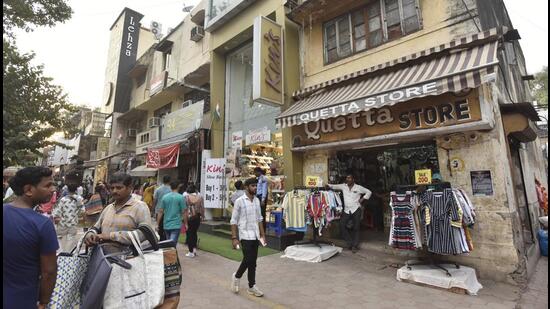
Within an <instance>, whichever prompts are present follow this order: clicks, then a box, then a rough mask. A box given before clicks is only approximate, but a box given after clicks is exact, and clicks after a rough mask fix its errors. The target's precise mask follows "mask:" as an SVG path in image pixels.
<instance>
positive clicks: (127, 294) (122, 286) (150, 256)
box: [103, 231, 165, 309]
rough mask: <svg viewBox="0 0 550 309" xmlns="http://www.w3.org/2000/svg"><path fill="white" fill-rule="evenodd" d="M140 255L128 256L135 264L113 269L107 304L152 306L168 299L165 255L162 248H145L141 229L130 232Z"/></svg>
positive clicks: (112, 307)
mask: <svg viewBox="0 0 550 309" xmlns="http://www.w3.org/2000/svg"><path fill="white" fill-rule="evenodd" d="M129 234H130V239H131V240H132V244H133V245H134V248H135V250H136V251H137V256H135V257H132V258H128V259H126V260H125V262H127V263H128V264H130V265H131V266H132V267H131V269H127V268H124V267H121V266H119V265H118V264H114V265H112V267H113V270H112V272H111V277H110V279H109V283H108V285H107V291H106V293H105V298H104V300H103V308H105V309H115V308H117V309H118V308H136V309H149V308H155V307H156V306H158V305H160V304H162V302H163V300H164V292H165V282H164V255H163V252H162V251H161V250H155V251H145V252H144V251H143V249H142V247H141V243H140V240H139V234H138V232H137V231H132V232H130V233H129Z"/></svg>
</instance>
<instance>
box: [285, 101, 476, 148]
mask: <svg viewBox="0 0 550 309" xmlns="http://www.w3.org/2000/svg"><path fill="white" fill-rule="evenodd" d="M480 120H482V115H481V107H480V103H479V98H478V96H477V91H472V92H471V93H470V94H469V95H467V96H465V97H457V96H456V95H453V94H450V93H447V94H443V95H440V96H432V97H425V98H420V99H414V100H411V101H406V102H402V103H399V104H396V105H393V106H385V107H382V108H378V109H370V110H367V111H363V112H358V113H354V114H348V115H345V116H339V117H336V118H329V119H324V120H319V121H314V122H309V123H306V124H302V125H300V126H296V127H294V130H293V135H294V138H296V137H299V138H300V140H301V143H300V144H301V145H300V146H308V145H317V144H324V143H330V142H336V141H342V140H352V139H361V138H367V137H374V136H380V135H385V134H393V133H401V132H407V131H419V133H420V131H421V130H425V129H433V128H440V127H447V126H453V125H458V124H464V123H470V122H476V121H480Z"/></svg>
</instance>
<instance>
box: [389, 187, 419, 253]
mask: <svg viewBox="0 0 550 309" xmlns="http://www.w3.org/2000/svg"><path fill="white" fill-rule="evenodd" d="M390 206H391V209H392V221H391V226H390V240H389V245H390V246H392V247H394V248H397V249H404V250H416V249H418V248H420V247H422V243H421V241H420V235H419V234H418V230H417V227H416V223H415V218H414V210H415V208H416V203H415V200H414V197H413V194H412V192H407V193H405V194H397V193H395V192H392V193H391V194H390Z"/></svg>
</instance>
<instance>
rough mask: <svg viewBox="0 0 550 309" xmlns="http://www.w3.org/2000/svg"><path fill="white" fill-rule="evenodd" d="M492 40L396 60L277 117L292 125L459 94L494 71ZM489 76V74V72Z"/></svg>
mask: <svg viewBox="0 0 550 309" xmlns="http://www.w3.org/2000/svg"><path fill="white" fill-rule="evenodd" d="M497 44H498V42H497V41H492V42H488V43H485V44H482V45H478V46H473V47H468V48H462V49H458V50H457V49H453V50H447V51H445V52H442V53H441V55H439V56H435V58H432V59H431V60H426V61H423V62H419V63H418V62H417V63H411V64H409V65H407V64H408V63H404V64H401V65H400V66H396V67H393V69H392V67H390V68H388V70H384V71H383V72H377V74H376V73H374V74H371V75H370V76H369V75H367V76H366V78H364V79H362V80H358V81H356V82H348V83H347V84H343V85H341V86H339V87H337V88H332V89H330V88H323V89H321V90H320V91H318V92H317V93H314V94H312V95H311V96H309V97H307V98H305V99H303V100H301V101H298V102H297V103H295V104H294V105H292V106H291V107H290V108H288V109H287V110H286V111H284V112H283V113H282V114H281V115H280V116H279V117H277V126H280V127H283V128H284V127H291V126H295V125H300V124H304V123H308V122H311V121H318V120H321V119H328V118H334V117H338V116H343V115H347V114H353V113H358V112H361V111H366V110H369V109H372V108H380V107H383V106H387V105H394V104H396V103H399V102H403V101H407V100H411V99H414V98H420V97H425V96H429V95H439V94H442V93H445V92H460V91H462V90H464V89H468V88H476V87H478V86H480V85H481V84H482V83H484V82H488V81H489V80H490V79H491V78H493V77H492V76H488V75H489V74H491V73H494V72H495V70H496V69H495V65H496V64H497V63H498V59H497V55H496V53H497ZM493 76H494V75H493Z"/></svg>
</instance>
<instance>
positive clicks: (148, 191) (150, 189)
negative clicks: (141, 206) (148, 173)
mask: <svg viewBox="0 0 550 309" xmlns="http://www.w3.org/2000/svg"><path fill="white" fill-rule="evenodd" d="M154 192H155V183H154V182H153V183H146V185H145V186H144V189H143V201H144V202H145V204H147V206H148V207H149V211H151V213H152V214H154V213H155V209H154V208H153V193H154Z"/></svg>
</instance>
